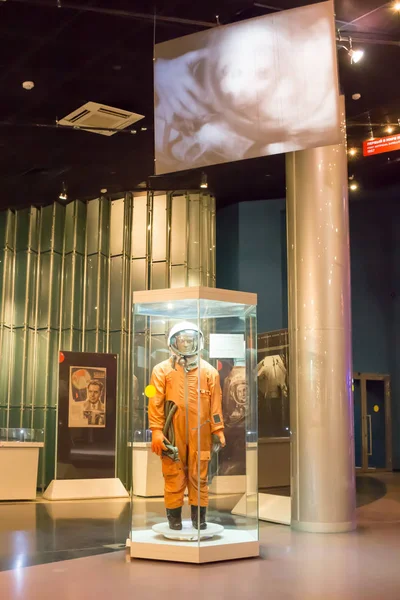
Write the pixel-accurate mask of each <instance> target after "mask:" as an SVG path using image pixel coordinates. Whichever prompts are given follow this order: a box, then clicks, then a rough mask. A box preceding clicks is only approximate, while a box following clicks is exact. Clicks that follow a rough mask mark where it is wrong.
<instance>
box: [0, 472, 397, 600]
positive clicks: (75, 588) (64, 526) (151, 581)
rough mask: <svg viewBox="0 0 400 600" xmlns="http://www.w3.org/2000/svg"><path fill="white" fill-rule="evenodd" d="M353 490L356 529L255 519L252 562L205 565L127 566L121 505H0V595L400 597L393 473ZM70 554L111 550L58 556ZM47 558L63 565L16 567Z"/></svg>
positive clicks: (125, 509)
mask: <svg viewBox="0 0 400 600" xmlns="http://www.w3.org/2000/svg"><path fill="white" fill-rule="evenodd" d="M358 491H359V494H358V499H359V502H358V506H359V508H358V509H357V515H358V523H359V527H358V529H357V531H356V532H354V533H350V534H335V535H333V534H331V535H321V534H305V533H299V532H294V531H291V529H290V528H289V527H284V526H277V525H269V524H262V525H261V528H260V537H261V544H262V555H261V557H260V558H259V559H249V560H242V561H236V562H232V563H219V564H212V565H202V566H193V565H185V564H174V563H156V562H152V561H141V560H136V561H132V562H131V561H130V560H129V558H128V557H127V556H126V553H125V551H124V550H122V551H112V550H113V549H115V547H114V546H113V544H118V543H123V542H124V539H125V537H126V528H127V527H128V526H129V525H128V523H129V506H128V505H127V504H126V503H123V502H119V501H114V502H109V501H108V502H106V503H105V502H97V503H96V502H87V503H62V504H56V505H54V504H53V505H50V506H48V505H44V504H41V503H39V504H37V505H27V504H18V505H0V556H1V560H2V564H3V568H7V564H8V568H10V567H13V568H12V570H8V571H3V572H2V573H0V598H1V600H19V599H24V600H39V599H40V600H47V599H49V600H50V598H51V599H53V598H56V599H57V600H70V599H71V600H72V599H73V600H81V599H85V600H86V599H87V600H92V599H96V600H101V599H103V598H107V599H110V600H111V599H112V600H114V599H116V600H120V599H121V600H123V599H125V598H126V599H128V598H129V600H131V599H132V598H137V599H138V600H147V599H152V600H153V599H158V598H160V599H161V598H163V600H164V599H169V598H175V597H182V596H183V595H186V594H187V595H190V597H191V600H197V599H199V600H200V599H203V598H206V599H214V598H216V599H225V598H227V599H228V598H229V599H236V598H238V599H243V600H244V599H246V600H247V599H248V598H257V599H258V598H268V600H275V599H278V598H279V599H280V600H342V599H343V600H349V599H352V600H353V599H357V600H358V599H360V600H361V599H363V600H372V599H374V600H375V599H376V600H380V599H382V600H383V599H385V600H400V474H384V475H381V476H379V477H377V476H374V477H372V476H367V477H361V478H359V485H358ZM24 507H25V508H24ZM28 507H29V508H30V511H29V510H28ZM34 508H35V510H33V509H34ZM110 545H111V546H112V547H111V548H107V546H110ZM63 552H65V554H64V556H63ZM74 552H78V553H80V554H79V555H80V556H81V555H82V553H86V554H90V553H96V554H99V552H108V553H107V554H102V555H98V556H89V557H86V558H78V559H77V560H61V561H60V559H62V558H71V557H73V556H74V554H73V553H74ZM24 556H28V557H30V559H25V558H24ZM46 556H47V558H48V559H49V560H58V561H60V562H56V563H53V564H42V565H39V566H32V567H27V568H23V565H24V564H28V563H30V564H32V563H34V564H35V563H39V562H49V560H47V559H46ZM11 557H12V558H11ZM18 557H19V558H18ZM42 559H44V560H42ZM7 561H8V563H7Z"/></svg>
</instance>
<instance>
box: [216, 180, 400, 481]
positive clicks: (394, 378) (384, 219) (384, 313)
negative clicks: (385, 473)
mask: <svg viewBox="0 0 400 600" xmlns="http://www.w3.org/2000/svg"><path fill="white" fill-rule="evenodd" d="M398 197H399V188H398V187H392V188H388V189H387V190H385V192H384V194H382V193H378V192H376V191H374V190H370V191H368V192H367V191H365V193H364V191H362V192H360V195H359V196H358V201H354V202H350V206H349V210H350V249H351V284H352V322H353V363H354V370H355V371H356V372H363V373H388V374H390V376H391V384H392V403H393V410H392V418H393V431H395V430H396V428H399V427H400V372H399V369H398V363H399V347H400V346H399V343H398V340H399V339H400V302H399V300H398V298H399V295H398V293H397V292H396V290H397V289H398V282H399V281H400V274H399V265H400V260H399V257H400V207H399V202H398ZM232 232H235V234H234V235H232ZM250 239H251V244H250V243H248V240H250ZM286 269H287V267H286V216H285V199H284V198H283V199H277V200H258V201H251V202H248V201H246V202H237V203H236V204H232V205H231V206H227V207H223V208H222V209H221V210H219V211H218V212H217V286H218V287H226V288H232V287H233V288H235V289H241V290H245V291H246V290H252V291H255V292H257V296H258V328H259V331H272V330H278V329H281V328H284V327H287V277H286V272H287V271H286ZM261 446H262V444H260V449H261ZM393 465H394V468H395V469H399V468H400V438H399V437H398V436H397V437H396V436H393ZM272 466H273V464H272Z"/></svg>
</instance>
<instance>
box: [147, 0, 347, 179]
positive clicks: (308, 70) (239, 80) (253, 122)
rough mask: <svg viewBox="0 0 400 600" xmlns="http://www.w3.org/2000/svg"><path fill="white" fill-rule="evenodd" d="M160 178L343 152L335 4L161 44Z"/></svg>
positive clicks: (157, 65)
mask: <svg viewBox="0 0 400 600" xmlns="http://www.w3.org/2000/svg"><path fill="white" fill-rule="evenodd" d="M154 88H155V156H156V173H157V174H158V175H160V174H163V173H169V172H173V171H182V170H186V169H192V168H197V167H204V166H208V165H213V164H220V163H226V162H231V161H237V160H243V159H249V158H258V157H260V156H268V155H272V154H282V153H284V152H293V151H296V150H303V149H305V148H313V147H319V146H326V145H331V144H337V143H339V140H340V118H339V90H338V74H337V59H336V32H335V25H334V13H333V3H332V2H321V3H318V4H313V5H310V6H304V7H300V8H296V9H292V10H283V11H280V12H278V13H274V14H271V15H265V16H261V17H256V18H253V19H248V20H244V21H240V22H239V23H233V24H229V25H225V26H221V27H215V28H211V29H207V30H206V31H201V32H198V33H194V34H191V35H187V36H184V37H181V38H176V39H173V40H170V41H167V42H163V43H160V44H157V45H156V47H155V62H154Z"/></svg>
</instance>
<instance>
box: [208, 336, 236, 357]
mask: <svg viewBox="0 0 400 600" xmlns="http://www.w3.org/2000/svg"><path fill="white" fill-rule="evenodd" d="M244 357H245V344H244V335H243V334H242V333H229V334H228V333H211V334H210V358H237V359H240V360H243V359H244Z"/></svg>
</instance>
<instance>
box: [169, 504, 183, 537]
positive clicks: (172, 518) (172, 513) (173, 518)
mask: <svg viewBox="0 0 400 600" xmlns="http://www.w3.org/2000/svg"><path fill="white" fill-rule="evenodd" d="M167 519H168V523H169V528H170V529H174V530H175V531H179V530H180V529H182V506H180V507H179V508H167Z"/></svg>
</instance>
